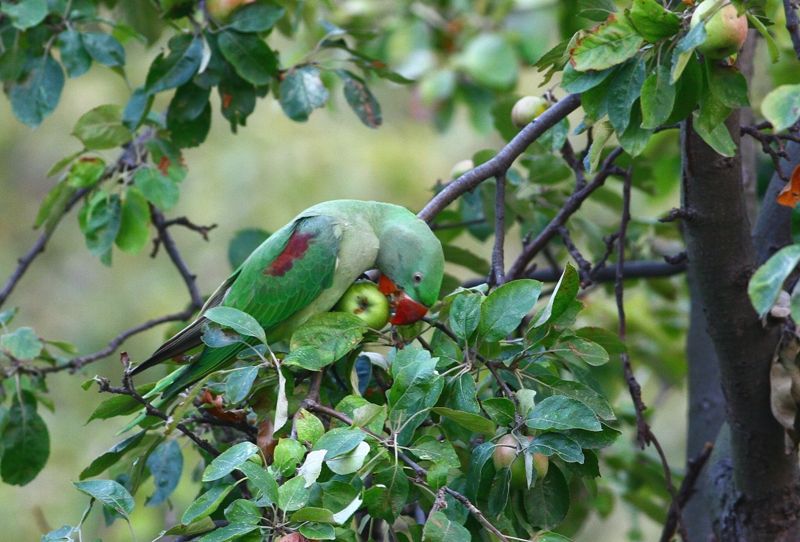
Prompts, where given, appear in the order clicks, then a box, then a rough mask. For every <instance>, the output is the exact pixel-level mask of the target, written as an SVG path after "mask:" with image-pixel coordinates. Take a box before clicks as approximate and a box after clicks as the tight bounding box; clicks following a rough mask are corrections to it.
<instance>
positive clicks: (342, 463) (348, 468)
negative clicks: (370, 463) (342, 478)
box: [326, 442, 370, 475]
mask: <svg viewBox="0 0 800 542" xmlns="http://www.w3.org/2000/svg"><path fill="white" fill-rule="evenodd" d="M369 451H370V448H369V444H367V443H366V442H359V443H358V446H356V448H355V449H354V450H352V451H350V452H347V453H346V454H343V455H340V456H339V457H337V458H335V459H329V460H327V461H326V464H327V465H328V468H329V469H331V471H332V472H333V473H334V474H339V475H346V474H352V473H354V472H356V471H358V470H359V469H360V468H361V467H362V466H364V461H365V460H366V459H367V456H368V455H369Z"/></svg>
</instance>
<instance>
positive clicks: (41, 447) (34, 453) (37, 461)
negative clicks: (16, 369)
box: [0, 392, 50, 486]
mask: <svg viewBox="0 0 800 542" xmlns="http://www.w3.org/2000/svg"><path fill="white" fill-rule="evenodd" d="M26 393H27V392H26ZM7 419H8V421H7V422H6V424H5V429H3V433H2V439H0V442H2V443H3V455H2V458H0V476H2V478H3V481H4V482H5V483H7V484H11V485H14V486H24V485H26V484H28V483H29V482H31V481H32V480H33V479H34V478H36V475H37V474H39V472H40V471H41V470H42V469H43V468H44V466H45V464H46V463H47V458H48V457H49V456H50V435H49V433H48V432H47V426H46V425H45V423H44V420H42V418H41V417H40V416H39V414H38V413H37V412H36V403H35V402H33V403H31V402H29V401H26V400H23V402H22V404H20V403H19V401H17V400H16V399H15V401H14V404H13V405H12V407H11V408H10V409H9V411H8V418H7Z"/></svg>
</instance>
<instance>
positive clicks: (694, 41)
mask: <svg viewBox="0 0 800 542" xmlns="http://www.w3.org/2000/svg"><path fill="white" fill-rule="evenodd" d="M705 41H706V25H704V24H698V25H695V27H694V28H692V29H691V30H689V32H687V33H686V35H685V36H683V37H682V38H681V40H680V41H679V42H678V45H676V46H675V51H673V53H672V68H671V70H670V79H669V81H670V83H673V84H674V83H675V82H676V81H677V80H678V79H679V78H680V76H681V74H682V73H683V70H684V69H685V68H686V65H687V64H688V63H689V60H691V58H692V55H694V50H695V49H696V48H697V47H698V46H700V45H702V44H703V42H705Z"/></svg>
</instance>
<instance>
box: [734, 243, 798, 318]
mask: <svg viewBox="0 0 800 542" xmlns="http://www.w3.org/2000/svg"><path fill="white" fill-rule="evenodd" d="M798 262H800V245H790V246H788V247H784V248H782V249H780V250H779V251H778V252H776V253H775V254H773V255H772V256H771V257H770V258H769V259H768V260H767V261H766V262H765V263H764V265H762V266H761V267H759V268H758V270H757V271H756V272H755V273H754V274H753V276H752V277H751V278H750V283H749V284H748V286H747V294H748V295H749V296H750V302H751V303H752V304H753V308H755V310H756V312H757V313H758V317H759V318H764V317H765V316H766V315H767V313H768V312H769V311H770V309H771V308H772V306H773V305H774V304H775V302H776V301H777V300H778V295H779V294H780V293H781V290H782V289H783V283H784V282H785V281H786V279H787V278H788V277H789V275H790V274H791V273H792V271H794V268H795V267H797V264H798Z"/></svg>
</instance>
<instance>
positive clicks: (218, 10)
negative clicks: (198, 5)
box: [206, 0, 256, 22]
mask: <svg viewBox="0 0 800 542" xmlns="http://www.w3.org/2000/svg"><path fill="white" fill-rule="evenodd" d="M255 1H256V0H206V9H207V10H208V14H209V15H211V17H213V18H214V19H216V20H217V21H220V22H225V21H226V20H227V19H228V17H229V16H230V14H231V13H233V12H234V11H236V9H238V8H239V7H240V6H243V5H245V4H252V3H253V2H255Z"/></svg>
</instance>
